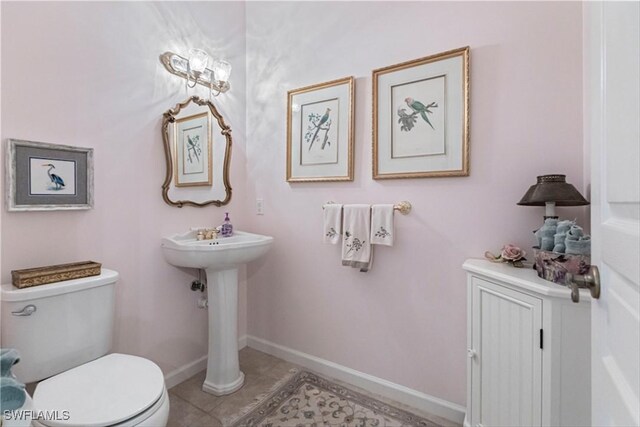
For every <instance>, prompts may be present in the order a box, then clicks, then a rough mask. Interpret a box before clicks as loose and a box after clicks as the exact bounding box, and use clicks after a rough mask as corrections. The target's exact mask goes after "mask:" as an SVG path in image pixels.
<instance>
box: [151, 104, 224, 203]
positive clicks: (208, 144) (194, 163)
mask: <svg viewBox="0 0 640 427" xmlns="http://www.w3.org/2000/svg"><path fill="white" fill-rule="evenodd" d="M162 140H163V143H164V154H165V160H166V167H167V173H166V176H165V179H164V183H163V184H162V198H163V199H164V201H165V202H167V203H168V204H169V205H171V206H176V207H179V208H181V207H183V206H185V205H187V206H196V207H204V206H208V205H214V206H223V205H226V204H227V203H229V201H230V200H231V184H230V183H229V164H230V162H231V144H232V139H231V128H230V127H229V126H227V124H226V123H225V121H224V117H222V115H221V114H220V113H219V112H218V110H217V108H216V107H215V105H213V103H211V101H209V100H205V99H202V98H199V97H197V96H192V97H190V98H189V99H187V100H186V101H184V102H181V103H178V104H177V105H176V106H175V107H174V108H172V109H170V110H168V111H166V112H165V113H164V114H163V119H162Z"/></svg>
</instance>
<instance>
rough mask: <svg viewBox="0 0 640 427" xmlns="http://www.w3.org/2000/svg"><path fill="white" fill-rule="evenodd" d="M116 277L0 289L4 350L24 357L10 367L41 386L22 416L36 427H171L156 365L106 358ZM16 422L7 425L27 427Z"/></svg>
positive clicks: (129, 358) (106, 274) (120, 356)
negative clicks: (9, 350)
mask: <svg viewBox="0 0 640 427" xmlns="http://www.w3.org/2000/svg"><path fill="white" fill-rule="evenodd" d="M117 278H118V273H116V272H115V271H112V270H107V269H103V270H102V274H101V275H99V276H94V277H88V278H83V279H75V280H67V281H63V282H57V283H52V284H48V285H40V286H33V287H31V288H25V289H17V288H15V287H13V286H12V285H10V284H6V285H2V293H1V300H2V301H1V304H2V310H0V313H1V316H2V317H1V320H2V322H1V324H2V345H3V346H4V347H13V348H16V349H17V350H18V351H19V352H20V354H21V360H20V361H19V362H18V363H17V364H16V365H14V366H13V373H14V374H15V376H16V377H17V379H18V380H19V381H22V382H24V383H31V382H37V385H36V388H35V391H34V392H33V396H32V397H31V398H30V399H28V405H25V407H23V408H22V410H23V411H24V412H22V413H21V416H22V418H30V419H29V423H30V425H31V426H34V427H106V426H118V427H120V426H123V427H124V426H127V427H129V426H131V427H133V426H140V427H145V426H150V427H151V426H153V427H164V426H166V425H167V421H168V418H169V397H168V394H167V389H166V386H165V383H164V376H163V374H162V371H161V370H160V368H159V367H158V365H156V364H155V363H153V362H152V361H150V360H148V359H145V358H142V357H138V356H132V355H127V354H119V353H111V354H107V353H108V352H109V350H110V348H111V337H112V333H113V320H114V317H113V316H114V306H115V291H114V287H115V283H116V281H117ZM16 415H20V414H16ZM18 421H20V420H17V419H14V420H7V419H5V421H4V425H5V426H7V427H9V426H18V425H20V426H23V425H25V424H24V423H20V422H18ZM22 421H24V419H23V420H22ZM29 423H28V424H26V425H29Z"/></svg>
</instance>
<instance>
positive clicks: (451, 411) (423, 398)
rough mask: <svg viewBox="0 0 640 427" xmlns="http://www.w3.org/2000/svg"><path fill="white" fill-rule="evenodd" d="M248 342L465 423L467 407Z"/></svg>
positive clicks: (297, 353)
mask: <svg viewBox="0 0 640 427" xmlns="http://www.w3.org/2000/svg"><path fill="white" fill-rule="evenodd" d="M246 342H247V345H248V346H249V347H251V348H254V349H256V350H260V351H262V352H265V353H267V354H271V355H272V356H276V357H279V358H281V359H284V360H286V361H287V362H291V363H295V364H297V365H300V366H303V367H305V368H308V369H311V370H313V371H315V372H317V373H319V374H324V375H327V376H329V377H331V378H335V379H337V380H340V381H344V382H346V383H349V384H353V385H355V386H356V387H360V388H363V389H366V390H368V391H370V392H372V393H375V394H379V395H381V396H384V397H386V398H389V399H392V400H395V401H396V402H400V403H404V404H405V405H408V406H411V407H413V408H416V409H419V410H421V411H424V412H428V413H430V414H433V415H436V416H438V417H441V418H445V419H447V420H451V421H453V422H455V423H458V424H460V425H461V424H462V422H463V420H464V416H465V411H466V408H465V407H463V406H461V405H458V404H455V403H452V402H449V401H446V400H444V399H440V398H437V397H434V396H430V395H428V394H425V393H422V392H419V391H417V390H413V389H411V388H409V387H405V386H403V385H400V384H396V383H393V382H391V381H387V380H384V379H382V378H378V377H374V376H373V375H369V374H365V373H364V372H360V371H356V370H355V369H351V368H347V367H346V366H342V365H338V364H337V363H334V362H331V361H329V360H325V359H321V358H319V357H316V356H312V355H310V354H306V353H303V352H300V351H297V350H293V349H291V348H288V347H285V346H282V345H279V344H275V343H272V342H270V341H266V340H263V339H261V338H257V337H254V336H251V335H248V336H246Z"/></svg>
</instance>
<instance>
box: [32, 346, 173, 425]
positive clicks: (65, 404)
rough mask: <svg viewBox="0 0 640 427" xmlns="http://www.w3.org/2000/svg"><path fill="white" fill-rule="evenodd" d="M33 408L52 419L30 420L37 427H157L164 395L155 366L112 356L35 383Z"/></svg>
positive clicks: (165, 410)
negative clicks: (49, 415) (53, 415)
mask: <svg viewBox="0 0 640 427" xmlns="http://www.w3.org/2000/svg"><path fill="white" fill-rule="evenodd" d="M33 409H34V410H35V411H36V412H38V413H44V414H47V413H48V414H55V415H56V417H55V418H56V419H48V420H47V419H41V420H35V421H34V422H33V425H34V426H39V427H40V426H42V427H44V426H46V427H63V426H64V427H75V426H77V427H105V426H154V427H157V426H165V425H166V423H167V419H168V417H169V397H168V395H167V389H166V387H165V385H164V377H163V375H162V371H161V370H160V368H159V367H158V366H157V365H156V364H155V363H153V362H151V361H149V360H147V359H143V358H141V357H137V356H130V355H126V354H117V353H114V354H109V355H107V356H104V357H101V358H99V359H96V360H93V361H91V362H89V363H85V364H83V365H80V366H78V367H76V368H73V369H70V370H68V371H65V372H63V373H61V374H58V375H56V376H54V377H51V378H48V379H46V380H44V381H42V382H40V383H39V384H38V385H37V387H36V390H35V392H34V394H33ZM67 417H68V419H64V418H67ZM49 418H53V417H49Z"/></svg>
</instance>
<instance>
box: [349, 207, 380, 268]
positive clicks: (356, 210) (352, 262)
mask: <svg viewBox="0 0 640 427" xmlns="http://www.w3.org/2000/svg"><path fill="white" fill-rule="evenodd" d="M342 229H343V238H342V265H345V266H350V267H354V268H359V269H360V271H362V272H366V271H368V270H369V267H370V265H371V260H372V255H373V250H372V249H373V248H372V247H371V243H370V240H369V236H370V235H371V207H370V206H369V205H344V216H343V220H342Z"/></svg>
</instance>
